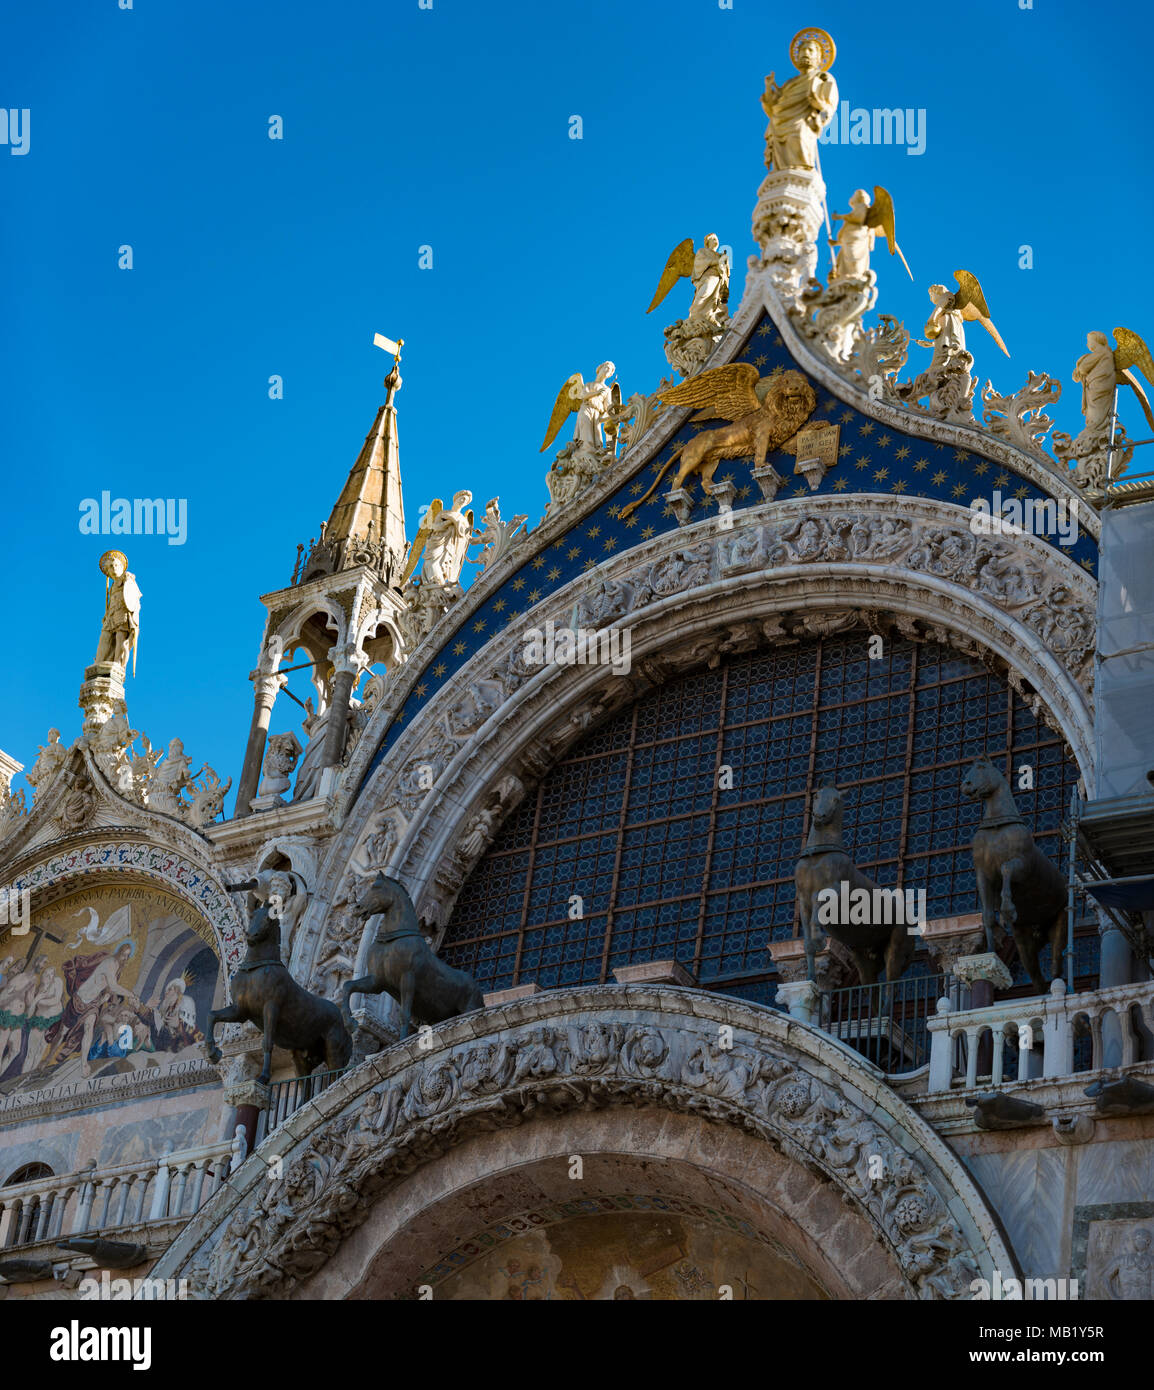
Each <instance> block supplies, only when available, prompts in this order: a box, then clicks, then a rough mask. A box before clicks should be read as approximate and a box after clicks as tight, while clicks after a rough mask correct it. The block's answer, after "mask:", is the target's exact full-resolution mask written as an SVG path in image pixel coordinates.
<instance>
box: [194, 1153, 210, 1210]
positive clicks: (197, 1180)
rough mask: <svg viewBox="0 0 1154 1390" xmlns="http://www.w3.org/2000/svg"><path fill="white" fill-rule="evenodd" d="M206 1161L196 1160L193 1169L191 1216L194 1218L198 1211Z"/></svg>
mask: <svg viewBox="0 0 1154 1390" xmlns="http://www.w3.org/2000/svg"><path fill="white" fill-rule="evenodd" d="M206 1162H207V1159H203V1158H200V1159H197V1161H196V1164H195V1166H194V1168H193V1173H194V1174H195V1177H194V1179H193V1183H192V1215H193V1216H195V1215H196V1213H197V1212H198V1211H199V1210H200V1194H201V1192H202V1190H203V1189H204V1167H205V1163H206Z"/></svg>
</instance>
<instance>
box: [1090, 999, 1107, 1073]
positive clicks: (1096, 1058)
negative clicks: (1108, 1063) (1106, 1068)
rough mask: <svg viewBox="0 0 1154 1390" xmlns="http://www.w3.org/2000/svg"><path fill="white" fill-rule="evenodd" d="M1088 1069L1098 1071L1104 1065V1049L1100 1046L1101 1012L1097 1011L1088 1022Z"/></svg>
mask: <svg viewBox="0 0 1154 1390" xmlns="http://www.w3.org/2000/svg"><path fill="white" fill-rule="evenodd" d="M1090 1037H1091V1040H1092V1042H1091V1050H1090V1069H1091V1070H1092V1071H1098V1070H1099V1069H1100V1068H1101V1067H1102V1066H1103V1065H1104V1064H1105V1063H1104V1049H1103V1046H1102V1012H1101V1010H1099V1011H1098V1012H1097V1013H1096V1014H1095V1015H1094V1017H1093V1018H1092V1019H1091V1020H1090Z"/></svg>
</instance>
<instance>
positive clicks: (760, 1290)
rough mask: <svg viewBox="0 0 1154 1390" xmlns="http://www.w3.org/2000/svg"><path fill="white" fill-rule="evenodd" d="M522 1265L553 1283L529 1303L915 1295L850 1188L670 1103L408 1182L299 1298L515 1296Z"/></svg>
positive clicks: (555, 1123)
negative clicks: (850, 1197) (614, 1297)
mask: <svg viewBox="0 0 1154 1390" xmlns="http://www.w3.org/2000/svg"><path fill="white" fill-rule="evenodd" d="M578 1160H579V1163H580V1169H579V1171H580V1178H579V1179H574V1178H572V1177H571V1176H570V1174H571V1173H572V1172H574V1171H576V1169H575V1165H576V1163H577V1161H578ZM663 1259H664V1261H665V1263H664V1264H662V1263H660V1262H661V1261H662V1260H663ZM517 1264H519V1265H520V1266H521V1267H522V1268H524V1269H526V1270H531V1269H532V1268H533V1267H534V1266H537V1267H538V1268H539V1269H540V1270H541V1271H542V1273H543V1274H544V1276H545V1278H544V1280H543V1281H542V1280H530V1281H529V1286H528V1287H527V1288H526V1289H525V1291H524V1292H525V1295H526V1296H527V1297H529V1298H532V1297H533V1296H534V1295H535V1294H536V1295H541V1294H548V1295H549V1296H550V1297H554V1298H567V1297H571V1296H577V1295H579V1296H580V1297H582V1298H590V1299H591V1298H595V1297H598V1296H602V1297H603V1296H605V1294H604V1292H602V1291H603V1290H604V1287H605V1283H606V1281H607V1280H608V1281H610V1282H611V1283H612V1286H613V1288H614V1289H615V1288H617V1287H618V1286H619V1285H621V1284H624V1285H625V1286H626V1287H628V1288H629V1289H630V1296H634V1297H639V1298H651V1297H657V1298H662V1299H665V1298H670V1297H673V1298H711V1299H717V1298H719V1297H725V1296H726V1295H725V1294H724V1293H723V1292H722V1290H723V1289H724V1288H725V1287H726V1286H728V1289H729V1291H730V1292H729V1295H728V1296H730V1297H732V1298H735V1299H741V1298H742V1296H743V1289H742V1285H743V1284H748V1285H753V1286H754V1288H755V1290H756V1292H754V1293H752V1294H751V1295H750V1296H753V1297H757V1298H763V1299H775V1300H776V1299H782V1298H827V1299H863V1298H899V1299H900V1298H905V1297H906V1296H907V1291H906V1289H905V1286H904V1284H903V1282H902V1278H901V1270H900V1267H899V1266H898V1265H897V1263H896V1262H895V1261H894V1260H893V1258H892V1256H891V1255H890V1254H889V1253H888V1252H887V1251H886V1250H885V1249H884V1248H883V1246H882V1245H881V1244H880V1243H879V1242H878V1241H877V1240H876V1239H875V1236H874V1232H873V1230H872V1229H871V1227H870V1223H869V1221H868V1220H867V1219H866V1217H865V1216H863V1215H862V1214H861V1213H859V1212H856V1211H854V1210H852V1209H851V1208H849V1207H847V1206H846V1204H845V1202H844V1201H843V1200H842V1196H841V1194H840V1193H839V1191H838V1189H837V1188H836V1186H835V1185H834V1184H832V1183H830V1182H829V1181H826V1180H824V1179H823V1178H822V1177H819V1176H818V1175H817V1174H816V1173H813V1172H810V1171H809V1170H807V1169H805V1168H804V1167H802V1166H801V1165H799V1164H798V1163H797V1162H796V1161H794V1160H793V1159H791V1158H789V1157H788V1156H786V1155H785V1154H783V1153H782V1152H781V1151H780V1150H777V1149H774V1148H773V1147H772V1146H768V1145H766V1144H765V1143H764V1142H763V1141H762V1140H761V1139H759V1138H755V1137H754V1136H752V1135H750V1134H747V1133H744V1132H743V1131H742V1130H740V1129H738V1128H735V1127H733V1126H719V1125H716V1124H712V1123H710V1122H709V1121H708V1120H706V1119H704V1118H702V1117H700V1116H697V1115H692V1114H678V1113H677V1112H671V1111H667V1110H664V1109H662V1108H660V1107H658V1106H650V1107H644V1108H637V1109H630V1110H629V1111H628V1112H622V1111H618V1110H610V1111H591V1112H590V1111H580V1112H574V1113H572V1114H568V1115H557V1116H547V1117H545V1118H543V1119H540V1120H538V1121H537V1122H536V1123H534V1124H532V1125H531V1126H529V1127H528V1128H518V1129H516V1130H512V1131H496V1132H494V1133H492V1134H488V1135H477V1136H474V1137H473V1138H471V1139H468V1140H466V1141H465V1142H464V1143H463V1144H461V1145H460V1146H459V1147H458V1148H455V1149H453V1150H451V1151H450V1152H449V1153H447V1154H446V1155H445V1156H444V1157H443V1158H442V1159H440V1160H439V1161H438V1162H437V1163H436V1164H432V1165H429V1166H426V1167H423V1168H421V1169H420V1170H419V1171H418V1172H416V1173H414V1174H411V1175H409V1176H408V1177H406V1178H405V1179H403V1180H402V1181H401V1182H400V1183H399V1184H398V1186H397V1188H396V1189H395V1191H393V1192H392V1193H390V1196H389V1200H388V1201H387V1202H378V1203H377V1205H376V1206H374V1207H373V1209H372V1211H371V1212H370V1214H369V1217H368V1219H367V1220H366V1221H365V1223H364V1225H363V1226H361V1227H359V1228H358V1229H357V1230H356V1231H355V1232H354V1233H353V1234H352V1235H351V1236H350V1237H349V1239H348V1240H347V1241H346V1242H345V1243H344V1244H343V1245H342V1246H341V1247H340V1249H339V1250H338V1251H337V1252H336V1253H335V1254H334V1255H333V1257H332V1258H331V1259H330V1260H329V1262H328V1263H327V1264H326V1265H325V1266H324V1267H323V1268H322V1269H321V1270H319V1271H318V1272H317V1273H316V1274H315V1275H314V1276H312V1278H309V1279H306V1280H305V1281H304V1283H302V1284H301V1286H300V1288H299V1289H298V1290H297V1291H296V1292H295V1293H294V1295H293V1296H294V1297H299V1298H302V1299H332V1298H351V1299H395V1298H412V1297H414V1296H415V1295H416V1293H417V1291H418V1290H422V1291H424V1292H425V1296H431V1297H433V1298H434V1299H440V1298H446V1297H447V1298H449V1299H453V1298H487V1297H494V1296H495V1297H498V1298H500V1297H508V1296H510V1293H509V1290H508V1289H502V1279H501V1271H502V1270H503V1269H504V1270H510V1269H512V1268H513V1267H514V1266H515V1265H517ZM510 1282H512V1283H513V1284H514V1287H515V1282H516V1281H510V1280H509V1279H505V1281H504V1283H505V1284H506V1285H508V1284H510ZM535 1283H537V1284H543V1287H540V1288H534V1287H533V1285H534V1284H535ZM494 1285H496V1290H497V1291H496V1292H495V1293H494V1292H493V1289H494ZM513 1296H516V1295H515V1292H514V1293H513Z"/></svg>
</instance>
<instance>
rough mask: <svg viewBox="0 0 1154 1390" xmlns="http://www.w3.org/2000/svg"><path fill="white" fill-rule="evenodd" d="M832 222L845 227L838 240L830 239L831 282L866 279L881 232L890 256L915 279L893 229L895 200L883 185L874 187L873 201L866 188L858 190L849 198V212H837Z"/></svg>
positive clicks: (840, 229) (840, 230)
mask: <svg viewBox="0 0 1154 1390" xmlns="http://www.w3.org/2000/svg"><path fill="white" fill-rule="evenodd" d="M833 220H834V221H835V222H840V223H841V224H842V225H841V227H840V228H839V230H838V234H837V237H836V238H833V239H831V241H830V246H831V247H833V248H835V249H834V264H833V269H832V270H831V271H830V273H829V278H830V283H831V284H832V282H833V281H834V280H848V279H851V278H852V279H863V280H864V279H865V277H866V276H867V275H868V274H869V270H870V252H871V251H872V250H873V247H874V241H875V239H876V237H877V235H878V233H879V232H881V234H882V236H884V237H885V239H886V244H887V245H888V247H889V250H890V255H891V256H892V255H894V254H895V252H896V253H897V255H899V256H901V258H902V265H904V266H905V268H906V274H907V275H908V276H909V277H910V279H911V280H912V279H913V278H914V276H913V271H911V270H910V267H909V264H908V263H907V261H906V258H905V256H904V255H902V249H901V247H900V246H899V245H898V242H897V233H896V231H895V226H894V200H893V199H892V198H891V197H890V195H889V193H888V192H887V191H886V190H885V189H884V188H882V186H881V185H880V184H874V196H873V202H872V204H871V202H870V196H869V194H868V193H867V192H866V191H865V189H864V188H858V189H855V191H854V192H853V193H852V194H851V195H850V200H849V212H835V213H834V214H833Z"/></svg>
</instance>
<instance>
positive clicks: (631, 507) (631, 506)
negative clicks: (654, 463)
mask: <svg viewBox="0 0 1154 1390" xmlns="http://www.w3.org/2000/svg"><path fill="white" fill-rule="evenodd" d="M684 448H685V445H684V444H682V445H680V446H679V447H678V448H676V449H674V451H673V452H672V453H671V454H670V455H669V459H668V461H667V462H666V464H665V467H664V468H662V470H661V472H660V473H658V475H657V477H656V478H654V479H653V486H652V487H651V488H650V489H649V491H648V492H647V493H646V494H645V496H644V497H638V498H637V500H636V501H635V502H626V504H625V506H624V507H622V508H621V511H620V513H619V515H620V517H621V519H622V520H624V519H625V518H626V517H627V516H628V515H629V513H630V512H633V511H636V510H637V508H638V507H640V506H641V504H642V502H648V501H649V499H650V498H651V497H652V496H653V493H654V491H655V490H656V488H657V484H658V483H659V482H660V481H661V480H662V478H664V477H665V475H666V473H668V472H669V470H670V468H672V467H673V464H674V462H675V461H676V459H677V456H678V454H680V453H681V452H682V450H683V449H684Z"/></svg>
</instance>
